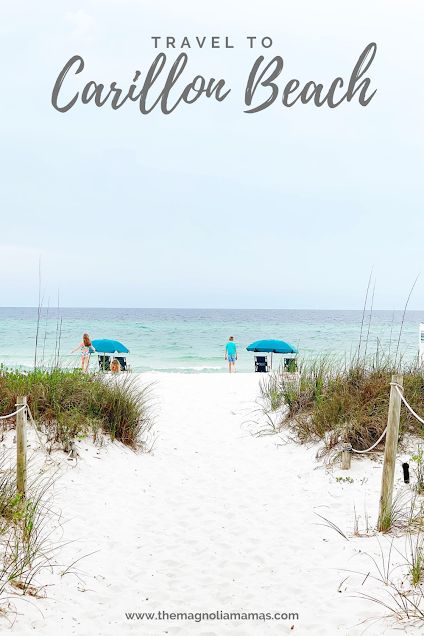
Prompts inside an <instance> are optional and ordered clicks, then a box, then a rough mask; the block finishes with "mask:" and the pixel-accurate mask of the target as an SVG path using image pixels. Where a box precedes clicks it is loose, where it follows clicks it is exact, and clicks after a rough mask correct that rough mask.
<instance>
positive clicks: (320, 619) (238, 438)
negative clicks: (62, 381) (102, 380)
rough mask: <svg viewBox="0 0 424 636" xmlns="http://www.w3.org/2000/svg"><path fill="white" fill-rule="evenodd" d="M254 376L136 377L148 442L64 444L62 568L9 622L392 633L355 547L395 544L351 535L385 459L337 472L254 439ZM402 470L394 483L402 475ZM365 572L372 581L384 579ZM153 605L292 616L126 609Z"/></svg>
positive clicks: (372, 508)
mask: <svg viewBox="0 0 424 636" xmlns="http://www.w3.org/2000/svg"><path fill="white" fill-rule="evenodd" d="M258 379H259V374H256V375H255V374H235V375H227V374H193V375H183V374H150V375H145V374H143V375H140V376H139V378H138V382H140V383H142V384H145V383H146V382H147V383H149V382H153V383H154V386H153V394H154V401H155V406H154V410H155V414H156V425H155V436H156V441H155V444H154V448H153V450H152V452H151V453H149V454H136V453H134V452H132V451H131V450H128V448H125V447H124V446H122V445H121V444H117V443H114V444H112V443H110V442H108V443H106V444H105V445H104V446H103V447H101V448H98V447H96V446H94V445H93V444H92V443H91V442H86V441H79V442H78V451H79V459H78V460H77V461H76V462H75V461H67V460H66V459H64V455H63V454H61V457H62V459H60V460H59V463H60V467H59V473H58V477H57V479H56V482H55V485H54V487H53V493H52V505H53V507H54V509H55V510H56V511H57V512H59V511H60V513H61V521H60V525H61V530H60V536H57V535H58V533H56V535H55V537H56V538H57V539H59V540H60V542H61V543H63V544H65V545H63V546H62V547H61V548H60V550H59V551H58V553H57V555H56V557H55V560H56V563H57V564H58V567H57V568H55V570H54V571H53V572H47V571H43V572H41V573H40V575H39V577H38V583H39V584H41V585H46V586H47V587H46V588H45V589H44V594H45V598H42V599H31V598H30V597H25V598H19V597H14V598H12V599H11V601H12V603H13V607H14V611H13V608H12V607H11V611H10V613H9V616H8V619H9V620H11V621H12V626H11V633H13V634H16V635H17V636H18V635H22V636H24V635H25V636H26V635H27V634H29V633H42V634H46V635H47V636H49V635H50V636H53V635H54V634H57V633H61V634H65V635H66V636H68V635H69V636H71V635H75V636H85V635H86V634H93V635H98V636H112V635H113V636H114V635H116V634H138V633H141V634H143V635H146V636H156V635H160V634H175V635H176V634H181V635H182V636H184V635H185V634H196V635H202V636H225V635H226V634H231V635H236V636H244V635H246V636H250V635H251V634H252V635H256V634H257V635H260V636H262V635H264V634H285V633H287V634H291V633H294V634H308V635H310V634H313V635H317V636H319V635H330V634H336V633H337V634H343V635H349V636H350V635H352V636H353V635H356V634H358V635H359V634H363V633H365V634H372V635H377V634H383V633H384V634H389V635H390V634H396V633H398V631H399V626H397V627H396V626H394V624H393V622H392V623H388V622H386V621H384V620H381V617H382V616H383V615H384V609H382V608H380V607H378V606H377V605H375V604H373V603H370V602H369V601H365V600H363V599H358V598H355V597H354V593H355V592H357V591H358V590H359V591H361V582H362V580H363V579H364V578H365V576H366V574H367V573H368V572H370V571H371V565H372V564H371V562H370V559H369V558H368V557H365V556H364V554H363V553H364V552H368V553H370V554H373V555H374V556H376V555H378V553H379V543H381V544H382V545H383V547H384V546H385V545H386V544H387V543H388V540H387V539H385V538H384V537H382V536H381V535H380V537H372V538H369V537H368V538H357V537H353V536H352V533H353V528H354V507H356V512H357V515H359V516H360V520H359V527H360V529H361V530H362V529H365V512H364V510H366V514H368V515H369V524H370V526H373V525H375V521H376V514H377V504H378V492H379V486H380V478H381V460H380V461H371V460H370V459H361V460H355V461H354V462H353V465H352V470H351V471H350V472H349V473H348V474H349V475H350V476H351V478H352V479H353V482H352V483H349V482H340V481H337V477H338V476H340V475H343V476H346V472H344V473H342V471H340V470H338V468H335V469H333V470H332V471H328V470H326V469H325V468H324V467H323V466H322V464H320V463H318V462H317V461H316V459H315V454H316V450H317V448H316V447H310V448H306V447H304V446H300V445H297V444H294V443H292V442H289V443H287V442H286V441H285V440H284V438H282V437H277V436H266V437H260V438H256V437H254V436H253V435H252V431H254V430H256V429H257V424H255V420H257V421H259V418H260V414H259V412H258V410H257V409H258V403H257V398H258ZM29 439H30V444H31V447H32V451H31V449H29V452H30V454H31V452H34V453H35V458H36V461H38V462H40V461H41V457H42V453H41V451H40V450H38V451H35V446H36V444H35V438H34V436H33V435H30V438H29ZM8 440H9V441H10V436H9V437H8V438H6V440H5V443H7V441H8ZM58 458H59V454H58V455H57V457H56V459H58ZM48 470H52V468H51V467H50V468H48V469H47V471H48ZM396 481H397V486H399V484H400V474H398V475H397V477H396ZM315 513H319V514H321V515H322V516H324V517H327V518H328V519H330V520H331V521H333V522H334V523H335V524H337V525H338V526H339V527H340V528H341V529H342V531H343V532H345V533H346V535H347V536H348V538H349V540H348V541H347V540H346V539H344V538H342V537H341V536H340V535H339V534H338V533H337V532H335V531H334V530H332V529H330V528H328V527H326V526H325V525H320V523H321V521H322V520H321V519H320V518H319V517H318V516H317V515H316V514H315ZM55 523H57V520H55ZM400 541H404V540H402V539H400ZM91 553H92V554H91ZM84 555H87V556H85V558H82V559H81V560H80V561H79V562H78V563H76V564H75V565H71V564H72V563H73V562H74V561H76V560H77V559H80V558H81V557H83V556H84ZM347 570H355V571H358V572H361V573H363V575H361V576H356V575H353V574H350V573H349V572H348V571H347ZM61 573H62V574H63V573H64V574H63V576H60V574H61ZM370 581H371V578H370V579H369V581H368V582H369V583H370V585H369V586H368V587H367V588H366V589H365V588H363V591H364V592H366V593H373V592H375V590H376V589H377V588H378V585H377V584H376V583H372V582H370ZM159 611H164V612H167V613H169V614H170V613H172V612H187V613H189V612H193V613H195V612H220V611H222V612H240V613H241V612H258V613H261V612H264V613H265V612H270V613H272V615H274V614H275V613H276V612H279V613H286V614H296V613H297V614H298V615H299V618H298V619H297V618H296V617H293V618H290V619H287V620H269V621H266V622H263V621H260V620H250V621H247V620H245V621H224V620H209V621H202V622H195V621H178V620H158V619H157V618H156V619H154V620H147V619H146V618H144V619H143V620H137V619H135V618H133V619H129V618H127V617H126V613H135V612H150V613H154V612H159ZM378 619H380V620H378ZM1 620H2V627H4V628H5V627H6V625H7V623H6V619H4V618H3V619H1ZM407 633H410V634H418V633H419V631H418V630H414V629H413V628H410V629H408V630H407Z"/></svg>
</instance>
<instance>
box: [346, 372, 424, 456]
mask: <svg viewBox="0 0 424 636" xmlns="http://www.w3.org/2000/svg"><path fill="white" fill-rule="evenodd" d="M390 386H393V387H394V388H395V389H396V391H397V392H398V394H399V397H400V399H401V400H402V402H403V403H404V405H405V406H406V408H407V409H408V411H409V412H410V413H411V415H413V416H414V417H415V418H416V419H417V420H418V421H419V422H420V423H421V424H424V419H423V418H422V417H420V416H419V415H418V414H417V413H416V412H415V411H414V409H413V408H412V406H411V405H410V404H409V403H408V401H407V399H406V397H405V396H404V394H403V391H402V387H401V386H400V384H398V383H397V382H390ZM386 433H387V426H386V428H385V429H384V431H383V432H382V433H381V435H380V437H379V438H378V440H377V441H376V442H375V443H374V444H373V445H372V446H370V447H369V448H366V449H365V450H357V449H356V448H350V449H349V450H350V451H351V452H352V453H358V454H360V453H369V452H371V451H372V450H374V448H375V447H376V446H378V445H379V444H380V442H381V441H382V439H383V437H384V436H385V434H386Z"/></svg>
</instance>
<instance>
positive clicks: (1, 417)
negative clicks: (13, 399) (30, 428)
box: [0, 404, 29, 420]
mask: <svg viewBox="0 0 424 636" xmlns="http://www.w3.org/2000/svg"><path fill="white" fill-rule="evenodd" d="M15 406H18V405H17V404H15ZM25 409H28V405H27V404H22V406H20V407H19V408H18V409H16V411H13V413H9V414H8V415H0V420H9V419H10V418H11V417H15V415H18V413H21V412H22V411H24V410H25ZM28 410H29V409H28Z"/></svg>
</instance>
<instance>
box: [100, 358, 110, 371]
mask: <svg viewBox="0 0 424 636" xmlns="http://www.w3.org/2000/svg"><path fill="white" fill-rule="evenodd" d="M99 369H100V371H109V370H110V356H105V355H102V354H100V355H99Z"/></svg>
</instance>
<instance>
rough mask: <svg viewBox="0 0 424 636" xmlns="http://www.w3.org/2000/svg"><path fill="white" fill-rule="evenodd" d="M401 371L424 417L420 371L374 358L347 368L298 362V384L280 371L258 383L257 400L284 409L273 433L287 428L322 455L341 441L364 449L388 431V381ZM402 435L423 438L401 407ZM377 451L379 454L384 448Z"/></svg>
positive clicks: (326, 360)
mask: <svg viewBox="0 0 424 636" xmlns="http://www.w3.org/2000/svg"><path fill="white" fill-rule="evenodd" d="M399 371H400V372H401V373H403V384H404V395H405V396H406V398H407V400H408V402H409V404H410V405H411V406H412V408H413V409H414V410H415V411H416V412H418V413H423V412H424V374H423V371H422V369H420V368H419V367H417V366H416V365H413V364H409V365H408V364H405V365H401V369H399V364H397V365H395V363H394V362H391V361H390V360H381V359H380V360H377V359H376V357H375V356H373V357H370V358H369V359H367V360H366V361H364V360H361V361H358V360H357V359H353V360H351V361H350V362H348V363H346V362H341V361H340V360H338V359H336V358H332V357H320V358H316V359H314V360H311V361H304V362H301V363H300V364H299V376H298V378H297V379H296V380H293V379H292V378H290V377H289V376H288V375H287V374H285V373H284V372H283V371H282V370H278V371H276V372H274V373H273V374H270V376H269V377H267V378H265V379H264V380H263V381H262V383H261V395H262V398H263V400H264V403H265V408H266V409H267V410H268V411H276V410H277V409H279V408H280V407H281V406H282V405H284V409H283V410H282V411H281V419H280V421H279V422H278V423H277V426H276V427H275V430H276V432H278V431H279V430H282V429H283V428H288V429H289V430H290V431H291V432H292V433H293V434H294V437H295V438H296V439H297V440H298V441H300V442H302V443H308V442H318V441H321V442H323V443H324V452H326V451H331V450H332V449H334V448H335V447H336V446H337V445H338V444H339V443H340V442H341V441H342V442H347V443H350V444H352V446H353V448H355V449H357V450H365V449H367V448H369V447H370V446H372V445H373V444H374V443H375V442H376V441H377V440H378V439H379V437H380V436H381V434H382V433H383V431H384V429H385V427H386V424H387V412H388V407H389V393H390V381H391V377H392V375H393V374H394V373H398V372H399ZM406 432H410V433H414V434H415V435H418V436H424V432H423V427H422V425H421V424H420V423H419V422H418V421H417V420H416V419H415V418H414V417H413V416H412V415H411V414H410V413H409V411H408V410H407V409H405V408H402V409H401V420H400V436H402V435H404V434H405V433H406ZM378 448H380V449H383V443H382V444H381V446H378V447H377V449H378Z"/></svg>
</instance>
